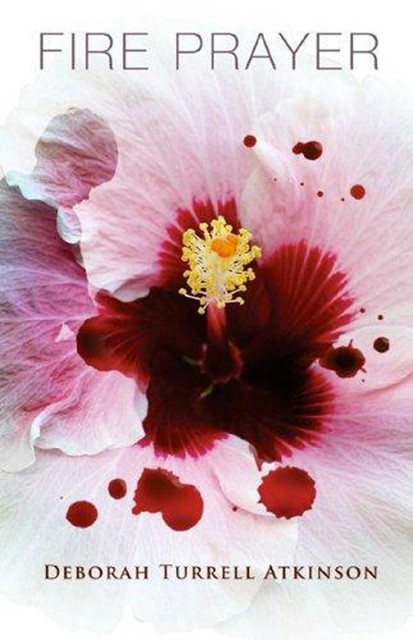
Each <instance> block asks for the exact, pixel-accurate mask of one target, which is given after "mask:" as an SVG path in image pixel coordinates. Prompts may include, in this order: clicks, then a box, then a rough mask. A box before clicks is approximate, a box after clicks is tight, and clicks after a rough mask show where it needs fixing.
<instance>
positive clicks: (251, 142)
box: [243, 135, 257, 147]
mask: <svg viewBox="0 0 413 640" xmlns="http://www.w3.org/2000/svg"><path fill="white" fill-rule="evenodd" d="M243 142H244V145H245V146H246V147H255V145H256V144H257V138H256V137H255V136H252V135H247V136H245V138H244V140H243Z"/></svg>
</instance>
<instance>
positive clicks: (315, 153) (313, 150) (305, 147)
mask: <svg viewBox="0 0 413 640" xmlns="http://www.w3.org/2000/svg"><path fill="white" fill-rule="evenodd" d="M292 152H293V153H295V154H296V155H299V154H300V153H302V154H303V156H304V158H306V159H307V160H317V159H318V158H319V157H320V156H321V154H322V153H323V145H322V144H321V142H317V140H310V142H297V144H295V145H294V146H293V148H292Z"/></svg>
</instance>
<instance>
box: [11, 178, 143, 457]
mask: <svg viewBox="0 0 413 640" xmlns="http://www.w3.org/2000/svg"><path fill="white" fill-rule="evenodd" d="M0 206H1V213H2V216H1V223H0V224H1V232H0V238H1V239H0V257H1V265H2V266H1V284H0V296H1V301H2V304H1V308H0V336H1V337H0V341H1V377H0V388H1V395H2V405H1V421H0V424H1V437H2V440H3V444H4V445H6V446H3V447H2V456H1V463H2V466H3V467H4V468H7V469H15V468H21V467H22V466H24V465H26V464H28V463H29V462H30V461H31V460H32V458H33V449H32V446H33V442H34V441H36V442H38V444H39V445H41V446H43V447H59V448H61V449H63V450H64V451H66V452H67V453H69V454H79V453H95V452H96V451H100V450H102V449H103V448H107V447H112V446H119V445H124V444H129V443H132V442H134V441H136V439H137V438H138V437H139V434H140V433H141V431H140V419H141V417H142V414H143V413H144V411H145V410H146V407H145V405H144V403H143V405H142V402H140V404H141V405H142V406H141V407H140V408H138V411H137V410H136V407H135V403H136V401H137V400H136V385H135V384H134V383H133V381H131V380H127V379H126V378H124V377H123V376H121V375H120V374H118V373H116V372H113V373H110V374H101V373H99V372H96V371H95V370H94V369H92V368H89V367H87V366H86V365H85V363H84V361H83V360H82V359H81V358H80V357H79V356H78V354H77V352H76V331H77V330H78V328H79V326H80V325H81V323H82V322H83V321H84V319H85V318H86V317H88V316H89V315H90V314H93V312H94V307H93V304H92V302H91V300H90V298H89V296H88V293H87V286H86V280H85V277H84V272H83V270H82V268H81V267H80V266H79V265H78V264H77V263H76V261H75V260H74V257H73V254H72V250H71V248H70V247H69V246H68V245H65V243H63V241H62V240H61V239H60V238H59V236H58V235H57V231H56V227H55V213H54V211H53V210H52V209H51V208H49V207H48V206H46V205H43V204H40V203H34V202H29V201H27V200H25V199H24V198H23V197H22V196H21V195H20V194H19V192H18V191H13V190H12V189H10V188H9V187H7V185H6V184H4V183H3V184H2V186H1V200H0Z"/></svg>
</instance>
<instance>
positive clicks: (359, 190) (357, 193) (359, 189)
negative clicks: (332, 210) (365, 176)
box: [350, 184, 366, 200]
mask: <svg viewBox="0 0 413 640" xmlns="http://www.w3.org/2000/svg"><path fill="white" fill-rule="evenodd" d="M350 194H351V195H352V196H353V198H355V199H356V200H361V199H362V198H364V196H365V195H366V190H365V188H364V187H363V185H362V184H354V185H353V186H352V187H351V189H350Z"/></svg>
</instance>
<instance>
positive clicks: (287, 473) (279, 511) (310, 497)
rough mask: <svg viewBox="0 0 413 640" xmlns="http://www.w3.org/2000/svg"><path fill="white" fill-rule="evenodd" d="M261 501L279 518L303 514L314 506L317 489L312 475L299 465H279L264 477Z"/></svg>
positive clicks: (259, 489) (261, 487)
mask: <svg viewBox="0 0 413 640" xmlns="http://www.w3.org/2000/svg"><path fill="white" fill-rule="evenodd" d="M258 493H259V494H260V500H259V502H262V504H264V506H265V507H266V509H267V511H270V512H271V513H273V514H274V515H275V516H277V518H287V519H290V518H294V517H295V516H302V515H303V513H304V512H305V511H308V510H309V509H311V507H312V506H313V503H314V500H315V497H316V489H315V482H314V480H313V479H312V477H311V476H310V475H309V474H308V473H307V471H304V470H303V469H299V468H298V467H279V468H278V469H275V470H274V471H270V473H269V474H268V475H266V476H265V477H264V478H263V479H262V483H261V485H260V486H259V488H258Z"/></svg>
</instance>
